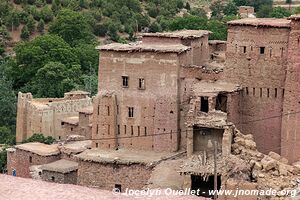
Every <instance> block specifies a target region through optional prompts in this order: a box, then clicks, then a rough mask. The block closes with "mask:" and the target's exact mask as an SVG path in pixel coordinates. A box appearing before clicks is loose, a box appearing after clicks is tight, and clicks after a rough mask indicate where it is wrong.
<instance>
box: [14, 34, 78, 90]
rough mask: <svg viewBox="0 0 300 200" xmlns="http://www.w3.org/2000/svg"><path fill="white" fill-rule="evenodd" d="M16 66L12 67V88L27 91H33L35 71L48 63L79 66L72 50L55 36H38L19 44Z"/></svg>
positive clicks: (16, 49) (16, 50)
mask: <svg viewBox="0 0 300 200" xmlns="http://www.w3.org/2000/svg"><path fill="white" fill-rule="evenodd" d="M15 52H16V61H17V63H16V64H17V66H12V67H11V71H13V73H12V74H13V75H12V78H13V80H14V83H15V84H14V87H15V88H19V89H21V90H23V89H22V88H24V87H25V86H26V87H25V88H24V90H25V89H26V90H27V91H31V89H33V88H32V87H31V85H32V84H31V81H32V79H33V77H34V76H35V75H36V73H37V71H38V70H39V69H40V68H41V67H43V66H45V65H46V64H47V63H49V62H61V63H62V64H64V65H66V66H67V67H71V66H72V65H74V64H79V59H78V58H77V56H76V55H75V54H74V52H73V49H72V48H71V47H70V45H69V44H67V43H66V42H65V41H64V40H63V39H62V38H61V37H59V36H56V35H43V36H38V37H36V38H35V39H34V40H32V41H29V42H24V43H20V44H18V45H17V46H16V48H15Z"/></svg>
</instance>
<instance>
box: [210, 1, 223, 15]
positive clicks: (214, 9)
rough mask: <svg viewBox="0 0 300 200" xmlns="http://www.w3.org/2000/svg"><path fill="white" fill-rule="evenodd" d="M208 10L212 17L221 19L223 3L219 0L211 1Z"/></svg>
mask: <svg viewBox="0 0 300 200" xmlns="http://www.w3.org/2000/svg"><path fill="white" fill-rule="evenodd" d="M209 8H210V10H211V16H212V17H213V18H217V19H222V15H223V10H224V5H223V3H222V1H221V0H218V1H215V2H213V3H212V4H211V5H210V6H209Z"/></svg>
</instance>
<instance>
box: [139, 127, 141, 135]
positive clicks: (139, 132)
mask: <svg viewBox="0 0 300 200" xmlns="http://www.w3.org/2000/svg"><path fill="white" fill-rule="evenodd" d="M140 131H141V130H140V126H138V136H140V134H141V132H140Z"/></svg>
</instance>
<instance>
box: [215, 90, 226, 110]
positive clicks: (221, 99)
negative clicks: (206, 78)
mask: <svg viewBox="0 0 300 200" xmlns="http://www.w3.org/2000/svg"><path fill="white" fill-rule="evenodd" d="M216 110H221V111H222V112H227V96H226V95H224V94H218V96H217V99H216Z"/></svg>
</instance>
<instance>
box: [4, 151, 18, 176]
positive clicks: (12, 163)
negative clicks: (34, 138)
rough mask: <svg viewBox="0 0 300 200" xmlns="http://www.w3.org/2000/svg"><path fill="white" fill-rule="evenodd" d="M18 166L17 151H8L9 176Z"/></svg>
mask: <svg viewBox="0 0 300 200" xmlns="http://www.w3.org/2000/svg"><path fill="white" fill-rule="evenodd" d="M16 166H17V159H16V151H15V149H10V150H7V166H6V169H7V174H8V175H12V171H13V169H15V168H16Z"/></svg>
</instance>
